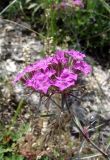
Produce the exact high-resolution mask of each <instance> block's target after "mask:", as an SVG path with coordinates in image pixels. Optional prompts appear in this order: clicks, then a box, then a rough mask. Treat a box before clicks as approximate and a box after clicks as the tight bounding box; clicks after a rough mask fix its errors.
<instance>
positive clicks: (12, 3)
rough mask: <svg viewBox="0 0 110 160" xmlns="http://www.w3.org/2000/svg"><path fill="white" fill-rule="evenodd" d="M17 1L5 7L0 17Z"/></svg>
mask: <svg viewBox="0 0 110 160" xmlns="http://www.w3.org/2000/svg"><path fill="white" fill-rule="evenodd" d="M16 1H17V0H14V1H12V2H11V3H10V4H9V5H8V6H6V7H5V8H4V9H3V10H2V11H1V12H0V16H1V15H2V14H3V13H4V12H5V11H6V10H7V9H8V8H9V7H11V6H12V5H13V4H14V3H15V2H16Z"/></svg>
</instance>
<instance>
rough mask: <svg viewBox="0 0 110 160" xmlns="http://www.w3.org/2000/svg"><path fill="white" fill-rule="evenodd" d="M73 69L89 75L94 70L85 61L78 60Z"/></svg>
mask: <svg viewBox="0 0 110 160" xmlns="http://www.w3.org/2000/svg"><path fill="white" fill-rule="evenodd" d="M73 69H75V70H79V71H81V72H82V73H84V75H88V74H89V73H90V72H91V71H92V68H91V66H90V65H89V64H87V63H86V62H84V61H76V62H75V64H74V66H73Z"/></svg>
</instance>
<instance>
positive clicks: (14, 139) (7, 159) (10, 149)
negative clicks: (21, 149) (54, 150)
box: [0, 124, 29, 160]
mask: <svg viewBox="0 0 110 160" xmlns="http://www.w3.org/2000/svg"><path fill="white" fill-rule="evenodd" d="M28 129H29V125H28V124H24V125H21V126H20V127H19V129H18V130H16V131H15V130H12V129H10V128H9V129H6V128H4V127H3V126H1V127H0V160H25V159H24V157H23V156H21V155H19V154H18V153H17V152H18V151H17V143H18V141H19V139H20V138H22V137H23V135H24V134H25V133H26V132H27V131H28Z"/></svg>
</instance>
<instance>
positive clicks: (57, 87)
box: [14, 50, 91, 94]
mask: <svg viewBox="0 0 110 160" xmlns="http://www.w3.org/2000/svg"><path fill="white" fill-rule="evenodd" d="M84 58H85V55H84V54H83V53H81V52H79V51H75V50H58V51H56V52H55V55H54V56H51V57H46V58H45V59H42V60H39V61H36V62H34V63H33V64H31V65H28V66H27V67H25V69H24V70H23V71H22V72H21V73H19V74H18V75H17V76H16V77H15V79H14V83H16V82H18V81H22V82H23V83H24V85H25V86H27V87H31V88H32V89H34V90H36V91H38V92H40V93H44V94H49V93H53V91H54V92H56V91H57V92H60V93H62V92H63V91H64V90H67V91H68V90H71V88H72V87H73V86H74V85H75V84H76V82H77V79H78V77H79V74H80V73H84V75H87V74H88V73H90V72H91V67H90V65H88V64H87V63H86V62H85V61H84ZM77 71H80V72H77Z"/></svg>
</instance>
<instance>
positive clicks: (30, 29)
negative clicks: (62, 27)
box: [2, 18, 45, 38]
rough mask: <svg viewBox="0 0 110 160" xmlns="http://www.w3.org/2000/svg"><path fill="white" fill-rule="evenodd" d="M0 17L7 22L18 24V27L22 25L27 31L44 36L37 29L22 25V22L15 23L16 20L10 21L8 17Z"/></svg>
mask: <svg viewBox="0 0 110 160" xmlns="http://www.w3.org/2000/svg"><path fill="white" fill-rule="evenodd" d="M2 19H3V20H4V21H7V22H10V23H13V24H15V25H18V26H20V27H22V28H25V29H27V30H29V31H31V32H33V33H35V34H37V35H38V36H40V37H41V38H45V37H44V36H43V35H42V34H40V33H38V32H37V31H35V30H33V29H32V28H28V27H26V26H24V25H22V24H19V23H17V22H14V21H12V20H9V19H5V18H2Z"/></svg>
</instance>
